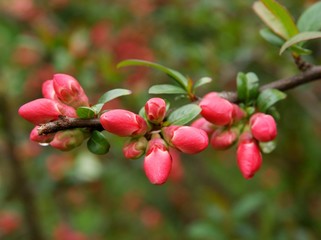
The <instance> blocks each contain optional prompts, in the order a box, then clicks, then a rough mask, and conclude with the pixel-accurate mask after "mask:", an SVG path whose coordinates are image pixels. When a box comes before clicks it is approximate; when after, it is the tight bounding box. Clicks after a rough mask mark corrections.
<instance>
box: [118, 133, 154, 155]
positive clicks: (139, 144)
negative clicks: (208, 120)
mask: <svg viewBox="0 0 321 240" xmlns="http://www.w3.org/2000/svg"><path fill="white" fill-rule="evenodd" d="M147 143H148V142H147V140H146V138H144V137H140V138H134V139H131V141H130V142H128V143H127V144H125V146H124V147H123V153H124V155H125V158H129V159H136V158H139V157H140V156H142V155H143V154H144V153H145V150H146V147H147Z"/></svg>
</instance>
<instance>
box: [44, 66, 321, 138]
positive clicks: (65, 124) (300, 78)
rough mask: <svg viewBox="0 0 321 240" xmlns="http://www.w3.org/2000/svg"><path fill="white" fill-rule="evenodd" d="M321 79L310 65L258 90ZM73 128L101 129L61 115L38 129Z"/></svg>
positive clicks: (320, 70) (232, 95)
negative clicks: (296, 73) (302, 70)
mask: <svg viewBox="0 0 321 240" xmlns="http://www.w3.org/2000/svg"><path fill="white" fill-rule="evenodd" d="M319 79H321V66H310V67H309V68H308V69H307V70H306V71H304V72H301V73H300V74H298V75H294V76H292V77H288V78H283V79H280V80H277V81H274V82H271V83H268V84H265V85H262V86H261V87H260V91H263V90H265V89H269V88H275V89H278V90H281V91H286V90H290V89H292V88H295V87H298V86H300V85H303V84H306V83H309V82H312V81H317V80H319ZM220 95H221V96H222V97H224V98H226V99H227V100H229V101H230V102H234V103H236V102H238V98H237V93H236V92H221V93H220ZM73 128H89V129H91V130H100V131H102V130H103V127H102V126H101V124H100V121H99V119H98V118H90V119H81V118H69V117H65V116H62V117H60V119H58V120H56V121H53V122H49V123H45V124H43V125H41V126H40V127H39V129H38V133H39V135H44V134H49V133H55V132H57V131H61V130H67V129H73Z"/></svg>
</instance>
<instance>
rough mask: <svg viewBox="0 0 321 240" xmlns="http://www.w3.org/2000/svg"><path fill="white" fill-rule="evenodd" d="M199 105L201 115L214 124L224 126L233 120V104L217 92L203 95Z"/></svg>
mask: <svg viewBox="0 0 321 240" xmlns="http://www.w3.org/2000/svg"><path fill="white" fill-rule="evenodd" d="M199 105H200V107H201V108H202V111H201V115H202V116H203V117H204V118H205V119H206V120H207V121H209V122H211V123H213V124H215V125H218V126H224V125H227V124H230V123H231V122H232V120H233V104H232V103H230V102H229V101H227V100H226V99H224V98H221V97H219V96H218V95H217V93H214V92H212V93H209V94H207V95H205V96H204V98H203V100H202V101H201V102H200V104H199Z"/></svg>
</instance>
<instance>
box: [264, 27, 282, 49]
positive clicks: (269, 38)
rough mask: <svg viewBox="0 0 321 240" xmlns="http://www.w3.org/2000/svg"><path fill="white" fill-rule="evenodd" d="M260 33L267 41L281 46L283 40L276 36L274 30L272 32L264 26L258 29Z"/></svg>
mask: <svg viewBox="0 0 321 240" xmlns="http://www.w3.org/2000/svg"><path fill="white" fill-rule="evenodd" d="M260 35H261V37H262V38H264V39H265V40H266V41H267V42H269V43H271V44H272V45H274V46H277V47H281V46H282V45H283V43H284V42H285V41H284V40H283V39H282V38H280V37H279V36H277V35H276V34H275V33H274V32H272V31H271V30H270V29H268V28H264V29H262V30H260Z"/></svg>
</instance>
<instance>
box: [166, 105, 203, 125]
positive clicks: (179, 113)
mask: <svg viewBox="0 0 321 240" xmlns="http://www.w3.org/2000/svg"><path fill="white" fill-rule="evenodd" d="M201 110H202V109H201V108H200V107H199V106H198V105H196V104H193V103H191V104H187V105H184V106H182V107H180V108H178V109H176V110H175V111H174V112H172V113H171V114H170V115H169V117H168V119H167V121H168V123H170V124H171V125H184V124H186V123H188V122H190V121H191V120H193V119H194V118H195V117H197V116H198V114H199V113H200V112H201Z"/></svg>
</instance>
